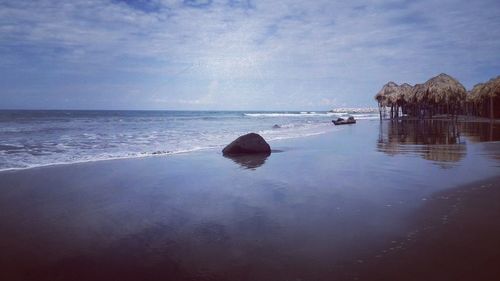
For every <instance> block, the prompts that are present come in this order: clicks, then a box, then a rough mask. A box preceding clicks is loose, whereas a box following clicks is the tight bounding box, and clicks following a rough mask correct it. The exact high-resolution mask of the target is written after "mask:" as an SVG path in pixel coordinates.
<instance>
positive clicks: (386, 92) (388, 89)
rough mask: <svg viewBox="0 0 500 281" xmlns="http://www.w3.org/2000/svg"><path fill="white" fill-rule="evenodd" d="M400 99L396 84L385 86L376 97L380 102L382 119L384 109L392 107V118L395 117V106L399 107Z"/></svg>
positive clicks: (390, 83)
mask: <svg viewBox="0 0 500 281" xmlns="http://www.w3.org/2000/svg"><path fill="white" fill-rule="evenodd" d="M398 98H399V86H398V84H396V83H394V82H389V83H387V84H385V85H384V86H383V87H382V89H381V90H380V91H379V92H378V93H377V94H376V95H375V99H376V100H377V102H378V108H379V114H380V119H382V111H381V110H382V108H384V109H385V107H388V106H390V107H391V118H393V117H394V106H396V105H397V102H398Z"/></svg>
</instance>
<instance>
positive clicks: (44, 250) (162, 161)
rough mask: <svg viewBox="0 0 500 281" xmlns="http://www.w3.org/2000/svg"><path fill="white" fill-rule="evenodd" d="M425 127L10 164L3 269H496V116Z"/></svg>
mask: <svg viewBox="0 0 500 281" xmlns="http://www.w3.org/2000/svg"><path fill="white" fill-rule="evenodd" d="M419 124H420V125H418V126H416V125H415V123H404V122H396V123H394V122H384V123H379V121H378V120H376V121H369V120H365V121H362V122H358V124H356V125H355V126H346V127H343V128H333V129H332V131H330V132H329V133H326V134H322V135H317V136H310V137H304V138H297V139H290V140H278V141H273V142H271V146H272V148H273V149H274V150H275V152H273V153H272V154H271V155H270V156H269V157H264V158H252V157H250V158H233V159H232V158H226V157H223V156H222V155H221V152H220V151H219V150H208V151H200V152H193V153H186V154H179V155H173V156H164V157H149V158H142V159H125V160H110V161H99V162H88V163H80V164H71V165H58V166H49V167H40V168H33V169H26V170H19V171H5V172H2V173H0V188H1V191H2V192H0V229H1V230H2V231H1V232H0V249H1V252H0V267H1V268H0V269H1V270H0V279H2V280H159V279H167V280H491V279H492V278H493V277H495V276H498V274H499V272H498V269H496V268H495V266H494V265H496V264H498V262H499V261H500V250H499V249H500V247H499V246H500V245H499V244H498V243H499V242H498V241H499V240H498V239H497V238H496V237H499V234H500V233H499V232H500V224H499V223H498V221H500V220H499V219H498V216H499V215H500V212H499V210H498V206H497V204H496V202H498V200H499V199H500V191H499V190H500V186H499V184H498V182H499V178H498V174H499V162H498V161H499V159H500V157H499V156H500V146H499V143H498V140H499V138H498V134H499V133H498V132H499V130H498V127H496V126H498V125H491V124H487V123H486V124H476V125H474V124H472V123H467V124H462V125H460V126H458V128H455V129H456V130H450V127H449V126H448V124H447V123H442V122H441V123H436V122H434V123H432V124H427V125H422V124H421V123H419ZM491 126H493V127H491ZM421 132H425V133H426V134H425V136H426V137H425V138H423V139H422V137H421V136H422V134H421ZM456 132H459V134H457V133H456Z"/></svg>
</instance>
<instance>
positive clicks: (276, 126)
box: [273, 124, 281, 129]
mask: <svg viewBox="0 0 500 281" xmlns="http://www.w3.org/2000/svg"><path fill="white" fill-rule="evenodd" d="M279 128H281V126H280V125H278V124H274V126H273V129H279Z"/></svg>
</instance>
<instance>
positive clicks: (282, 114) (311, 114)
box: [244, 111, 335, 117]
mask: <svg viewBox="0 0 500 281" xmlns="http://www.w3.org/2000/svg"><path fill="white" fill-rule="evenodd" d="M244 115H245V116H248V117H328V116H334V115H335V113H332V112H324V113H317V112H314V111H311V112H307V111H302V112H298V113H287V112H279V113H278V112H273V113H244Z"/></svg>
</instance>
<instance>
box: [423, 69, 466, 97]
mask: <svg viewBox="0 0 500 281" xmlns="http://www.w3.org/2000/svg"><path fill="white" fill-rule="evenodd" d="M423 86H424V89H425V91H426V92H427V96H426V98H427V99H428V100H430V101H434V102H435V103H442V102H457V101H463V100H465V98H466V95H467V90H465V87H464V86H463V85H462V84H461V83H460V82H458V81H457V80H456V79H455V78H453V77H451V76H449V75H447V74H444V73H441V74H439V75H438V76H436V77H433V78H431V79H429V80H427V82H425V83H424V85H423Z"/></svg>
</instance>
